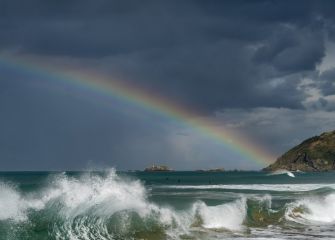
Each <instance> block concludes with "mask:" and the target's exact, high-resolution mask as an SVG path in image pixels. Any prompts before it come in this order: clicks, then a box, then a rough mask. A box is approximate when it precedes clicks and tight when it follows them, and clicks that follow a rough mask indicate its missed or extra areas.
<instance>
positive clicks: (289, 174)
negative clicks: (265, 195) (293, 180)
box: [268, 169, 295, 177]
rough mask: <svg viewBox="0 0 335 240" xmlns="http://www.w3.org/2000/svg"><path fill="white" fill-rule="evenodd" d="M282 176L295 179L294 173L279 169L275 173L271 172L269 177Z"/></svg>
mask: <svg viewBox="0 0 335 240" xmlns="http://www.w3.org/2000/svg"><path fill="white" fill-rule="evenodd" d="M282 174H286V175H287V176H289V177H295V175H294V173H293V172H290V171H288V170H286V169H279V170H276V171H274V172H271V173H269V174H268V176H273V175H282Z"/></svg>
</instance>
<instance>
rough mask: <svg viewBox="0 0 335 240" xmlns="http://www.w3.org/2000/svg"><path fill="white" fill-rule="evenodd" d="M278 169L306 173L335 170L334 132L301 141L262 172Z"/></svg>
mask: <svg viewBox="0 0 335 240" xmlns="http://www.w3.org/2000/svg"><path fill="white" fill-rule="evenodd" d="M278 169H287V170H290V171H296V170H300V171H306V172H307V171H308V172H310V171H330V170H335V131H332V132H325V133H322V134H321V135H320V136H315V137H312V138H309V139H307V140H305V141H303V142H302V143H301V144H299V145H298V146H295V147H294V148H292V149H290V150H289V151H287V152H286V153H285V154H283V155H282V156H280V157H279V158H278V159H277V161H276V162H275V163H273V164H271V165H270V166H268V167H266V168H264V169H263V170H264V171H275V170H278Z"/></svg>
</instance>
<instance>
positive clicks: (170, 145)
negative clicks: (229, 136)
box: [0, 0, 335, 168]
mask: <svg viewBox="0 0 335 240" xmlns="http://www.w3.org/2000/svg"><path fill="white" fill-rule="evenodd" d="M334 11H335V4H334V2H333V1H304V2H303V3H301V2H298V1H295V2H292V1H268V0H259V1H197V0H187V1H153V0H150V1H149V0H148V1H141V2H139V1H132V0H129V1H107V0H98V1H94V2H93V1H77V0H71V1H68V0H67V1H63V0H61V1H57V2H51V1H41V0H33V1H29V2H27V1H23V2H22V1H17V0H11V1H8V0H0V26H1V32H0V55H2V56H3V59H5V58H6V54H12V55H15V56H16V57H18V58H19V57H20V56H26V55H29V56H31V55H33V56H34V57H36V58H38V59H42V60H43V61H45V62H46V63H49V64H50V65H57V64H63V65H66V67H68V68H74V69H78V70H80V69H84V68H85V69H93V70H94V71H97V72H101V73H102V74H106V75H108V76H110V77H111V78H113V77H116V78H118V79H121V80H122V81H125V82H127V84H129V85H132V86H134V87H135V86H140V87H141V88H144V89H146V90H148V91H149V92H152V93H155V94H156V95H159V96H160V95H162V96H164V97H166V98H169V99H172V100H173V101H175V102H177V103H178V104H180V105H182V106H185V107H186V108H187V109H193V110H195V112H199V114H202V116H204V117H212V116H213V115H214V114H215V113H217V112H218V111H219V112H220V114H219V115H220V117H219V119H221V118H223V119H224V120H226V119H228V122H229V123H230V124H231V125H232V126H233V125H234V124H235V126H237V125H239V126H240V127H239V128H241V130H242V131H245V132H247V133H248V134H250V136H252V137H254V138H255V139H258V140H259V141H260V142H262V143H264V145H265V146H267V147H268V148H269V149H271V150H272V151H273V152H275V153H279V152H281V151H283V150H285V149H286V148H287V147H289V146H292V144H293V142H292V141H293V140H292V139H299V140H300V139H301V138H303V137H305V136H306V137H308V135H309V134H317V133H318V131H323V130H327V129H326V128H333V127H334V126H333V125H332V122H331V121H330V122H329V121H328V120H327V119H328V118H332V117H333V116H332V113H333V111H334V109H335V97H334V96H335V86H334V83H333V78H334V77H335V75H334V68H333V66H332V61H330V60H328V65H327V69H326V70H323V71H319V69H318V66H320V65H322V64H323V61H324V60H325V58H327V56H328V57H329V54H332V53H330V52H329V49H328V48H327V41H328V42H333V41H334V36H335V34H334V32H335V31H334V29H335V23H334V22H335V18H334V14H333V12H334ZM327 54H328V55H327ZM3 65H4V64H0V74H1V75H0V99H1V101H0V113H1V115H2V116H5V117H2V118H1V120H0V126H1V129H0V130H1V132H2V133H3V134H2V135H1V136H0V143H1V144H0V147H1V149H2V151H1V154H2V158H4V159H14V160H10V161H9V162H8V163H9V164H11V163H13V165H10V166H7V167H8V168H15V166H18V165H20V166H21V167H22V168H29V164H28V161H29V162H31V163H34V164H35V166H37V165H39V166H44V167H46V168H47V167H50V168H62V166H67V167H69V168H72V167H73V168H77V167H78V166H80V165H82V163H83V162H87V161H89V160H92V161H94V162H100V163H101V164H107V163H108V161H109V157H110V156H113V163H114V164H116V165H118V166H120V167H121V168H127V167H128V166H133V167H134V168H142V167H143V166H144V165H146V164H147V163H151V162H152V161H154V160H155V159H157V158H161V159H162V161H165V162H171V161H172V162H173V161H174V162H173V164H175V166H177V167H178V166H179V167H185V166H187V161H188V160H189V159H197V164H198V165H196V166H199V168H200V167H201V166H204V165H206V161H205V159H206V158H208V159H212V161H213V162H215V163H217V164H219V163H220V159H221V158H220V154H224V153H223V152H222V150H219V147H213V146H212V145H210V146H209V145H206V141H205V140H204V139H203V138H201V137H199V136H197V135H196V134H195V133H193V132H192V131H191V133H189V131H186V132H187V134H178V132H184V130H185V129H180V126H179V127H173V124H172V125H171V123H170V122H169V120H166V119H163V118H160V117H157V116H147V115H148V113H147V112H145V111H144V112H143V110H141V109H136V108H135V107H132V106H128V105H124V103H122V102H114V101H115V99H113V100H112V99H100V98H99V99H100V100H99V101H102V102H103V103H101V102H99V103H98V104H97V105H99V106H100V105H108V106H109V107H108V111H106V109H100V108H98V109H97V108H96V105H94V103H89V102H90V101H91V100H90V101H87V99H96V96H95V95H94V93H87V95H85V96H84V100H82V99H81V98H80V97H79V100H78V99H77V98H78V96H77V95H76V94H75V96H68V95H67V94H68V93H67V92H66V90H64V89H59V87H58V88H57V89H58V90H55V89H56V87H55V86H52V87H50V86H47V85H48V84H46V83H45V81H44V80H43V79H40V78H41V76H35V75H32V74H28V73H23V72H22V73H20V71H17V69H10V68H8V66H7V67H6V66H3ZM20 74H21V75H20ZM23 79H30V80H31V81H30V82H29V81H28V83H25V82H27V81H24V80H23ZM37 80H39V81H37ZM36 81H37V82H36ZM32 83H33V84H32ZM50 88H51V89H53V88H54V90H53V91H50ZM64 91H65V93H64ZM74 92H76V91H74ZM64 94H65V96H64ZM90 94H92V96H91V95H90ZM78 95H80V94H79V93H78ZM14 109H15V111H14ZM109 111H110V112H109ZM129 114H130V115H129ZM149 115H150V114H149ZM143 116H147V118H146V117H143ZM125 119H126V120H125ZM135 120H136V121H135ZM134 122H136V124H134ZM238 123H241V124H238ZM258 123H259V124H261V123H263V124H264V125H262V126H259V124H258ZM266 123H272V128H271V124H268V125H266ZM294 124H299V126H298V127H296V128H295V127H294V126H295V125H294ZM318 124H321V125H322V127H320V126H319V127H318ZM264 126H265V128H264V129H266V131H265V130H264V129H263V127H264ZM285 128H287V135H286V137H285V136H284V133H285V131H281V129H285ZM106 129H107V130H106ZM261 129H263V130H262V131H261ZM306 129H307V130H306ZM22 136H24V137H22ZM189 136H193V137H194V138H195V139H197V140H196V141H195V140H192V138H190V137H189ZM17 139H20V140H19V143H18V144H15V142H16V141H18V140H17ZM291 140H292V141H291ZM268 143H270V144H268ZM179 145H181V146H183V147H180V146H179ZM199 145H203V146H206V147H208V148H210V149H211V152H212V154H209V153H208V154H209V155H206V154H204V153H203V152H201V153H199V150H198V151H197V149H202V148H199ZM203 149H204V152H206V151H205V147H204V148H203ZM125 150H126V151H125ZM139 155H141V158H142V159H141V161H139V162H137V158H138V156H139ZM161 155H164V157H162V156H161ZM197 156H198V157H197ZM199 156H201V157H199ZM47 158H48V159H49V160H48V161H47V162H45V163H43V161H44V159H47ZM15 159H18V160H15ZM22 159H24V160H22ZM59 159H63V160H62V161H61V160H59ZM69 159H76V160H73V161H72V160H69ZM79 159H83V160H79ZM143 159H144V160H143ZM171 159H174V160H171ZM178 160H180V161H179V162H178ZM172 162H171V163H172ZM42 163H43V164H44V165H43V164H42ZM240 163H241V165H243V161H242V160H241V162H240ZM34 164H33V165H34ZM227 164H228V166H230V165H229V164H230V163H227ZM244 164H245V163H244ZM231 167H232V168H233V166H232V165H231ZM250 167H252V166H250Z"/></svg>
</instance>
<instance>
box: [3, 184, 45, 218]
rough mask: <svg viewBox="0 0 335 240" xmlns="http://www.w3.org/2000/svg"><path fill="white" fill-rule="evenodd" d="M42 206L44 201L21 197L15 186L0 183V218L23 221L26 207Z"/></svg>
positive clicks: (35, 207)
mask: <svg viewBox="0 0 335 240" xmlns="http://www.w3.org/2000/svg"><path fill="white" fill-rule="evenodd" d="M43 207H44V203H43V202H42V201H40V200H39V199H34V198H29V197H23V196H22V195H21V194H20V192H19V191H18V190H17V189H16V188H15V186H12V185H10V184H7V183H0V220H6V219H11V220H13V221H24V220H26V219H27V215H26V212H27V210H28V209H36V210H39V209H42V208H43Z"/></svg>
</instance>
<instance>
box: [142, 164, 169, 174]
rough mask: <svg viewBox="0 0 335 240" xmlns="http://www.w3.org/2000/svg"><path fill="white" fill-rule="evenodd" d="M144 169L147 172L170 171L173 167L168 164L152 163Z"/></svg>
mask: <svg viewBox="0 0 335 240" xmlns="http://www.w3.org/2000/svg"><path fill="white" fill-rule="evenodd" d="M144 171H145V172H170V171H172V169H171V168H169V167H168V166H164V165H155V164H152V166H151V167H147V168H145V169H144Z"/></svg>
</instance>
